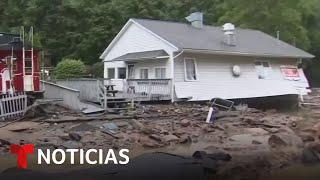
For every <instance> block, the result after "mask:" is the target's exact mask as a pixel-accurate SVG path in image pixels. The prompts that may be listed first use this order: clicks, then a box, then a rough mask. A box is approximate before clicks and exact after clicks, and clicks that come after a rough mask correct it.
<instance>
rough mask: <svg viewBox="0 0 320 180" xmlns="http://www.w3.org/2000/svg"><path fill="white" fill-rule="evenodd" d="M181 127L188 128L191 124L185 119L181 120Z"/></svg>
mask: <svg viewBox="0 0 320 180" xmlns="http://www.w3.org/2000/svg"><path fill="white" fill-rule="evenodd" d="M180 124H181V126H183V127H188V126H190V124H191V122H190V121H189V120H187V119H183V120H182V121H181V122H180Z"/></svg>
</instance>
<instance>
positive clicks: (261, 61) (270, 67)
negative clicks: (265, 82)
mask: <svg viewBox="0 0 320 180" xmlns="http://www.w3.org/2000/svg"><path fill="white" fill-rule="evenodd" d="M256 62H260V63H261V66H262V68H266V69H269V71H270V72H271V73H272V72H273V69H272V66H271V63H270V61H268V60H255V61H254V67H255V69H256V72H257V73H258V71H257V65H255V63H256ZM264 62H267V63H268V64H269V67H268V68H267V67H264V66H263V65H262V63H264ZM258 75H259V74H258ZM267 76H268V77H266V78H263V79H270V78H271V76H272V75H271V74H268V75H267ZM258 78H259V77H258ZM259 79H260V78H259Z"/></svg>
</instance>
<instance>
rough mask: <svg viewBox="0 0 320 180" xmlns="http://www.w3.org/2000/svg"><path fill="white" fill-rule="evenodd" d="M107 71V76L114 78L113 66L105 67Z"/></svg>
mask: <svg viewBox="0 0 320 180" xmlns="http://www.w3.org/2000/svg"><path fill="white" fill-rule="evenodd" d="M107 72H108V78H109V79H114V78H115V72H116V71H115V68H107Z"/></svg>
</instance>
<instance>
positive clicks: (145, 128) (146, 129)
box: [141, 127, 155, 134]
mask: <svg viewBox="0 0 320 180" xmlns="http://www.w3.org/2000/svg"><path fill="white" fill-rule="evenodd" d="M141 132H142V133H143V134H153V133H155V132H154V130H153V129H152V128H150V127H143V128H142V130H141Z"/></svg>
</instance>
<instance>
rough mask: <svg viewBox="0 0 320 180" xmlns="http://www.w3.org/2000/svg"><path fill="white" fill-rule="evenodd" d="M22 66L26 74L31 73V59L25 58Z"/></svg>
mask: <svg viewBox="0 0 320 180" xmlns="http://www.w3.org/2000/svg"><path fill="white" fill-rule="evenodd" d="M24 66H25V72H26V73H32V59H31V58H25V60H24Z"/></svg>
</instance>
